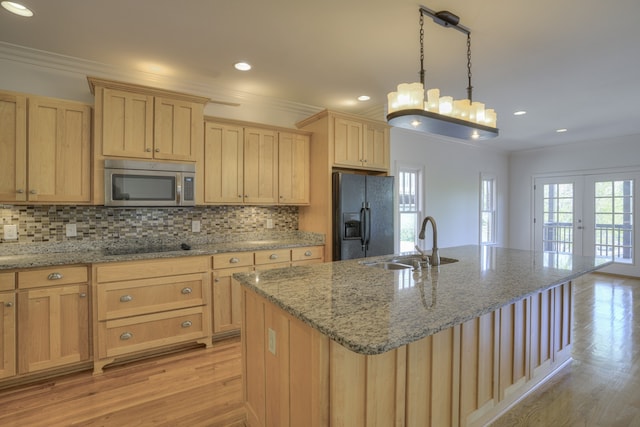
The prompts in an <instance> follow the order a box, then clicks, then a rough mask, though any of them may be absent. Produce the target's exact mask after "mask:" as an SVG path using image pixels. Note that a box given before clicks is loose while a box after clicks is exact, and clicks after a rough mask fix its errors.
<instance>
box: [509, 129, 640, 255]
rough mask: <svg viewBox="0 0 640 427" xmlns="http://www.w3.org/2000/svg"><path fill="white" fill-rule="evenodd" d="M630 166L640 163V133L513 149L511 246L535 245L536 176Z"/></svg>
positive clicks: (510, 166)
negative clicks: (552, 145)
mask: <svg viewBox="0 0 640 427" xmlns="http://www.w3.org/2000/svg"><path fill="white" fill-rule="evenodd" d="M629 167H640V135H632V136H625V137H620V138H616V139H613V140H606V141H605V140H597V141H589V142H581V143H578V144H570V145H562V146H559V147H551V148H543V149H537V150H529V151H520V152H515V153H512V154H511V155H510V158H509V180H510V189H509V213H510V221H509V241H508V242H509V245H508V246H509V247H511V248H517V249H531V244H532V243H531V241H532V240H531V238H532V236H531V224H532V221H533V219H532V218H533V217H532V211H533V199H532V192H533V178H534V177H536V176H540V175H553V174H559V175H566V174H570V173H575V174H576V175H579V174H582V173H585V172H592V171H598V170H607V171H609V170H613V169H616V168H629Z"/></svg>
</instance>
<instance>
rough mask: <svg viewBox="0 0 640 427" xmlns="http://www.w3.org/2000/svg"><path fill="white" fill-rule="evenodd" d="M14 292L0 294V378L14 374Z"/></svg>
mask: <svg viewBox="0 0 640 427" xmlns="http://www.w3.org/2000/svg"><path fill="white" fill-rule="evenodd" d="M15 295H16V294H15V292H0V332H1V333H2V336H1V337H0V338H1V339H0V378H6V377H11V376H13V375H15V374H16V303H15Z"/></svg>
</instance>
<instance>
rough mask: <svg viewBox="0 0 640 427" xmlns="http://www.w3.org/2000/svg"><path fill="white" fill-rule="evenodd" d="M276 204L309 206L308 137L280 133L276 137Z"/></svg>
mask: <svg viewBox="0 0 640 427" xmlns="http://www.w3.org/2000/svg"><path fill="white" fill-rule="evenodd" d="M278 157H279V159H280V160H279V162H278V174H279V178H278V202H279V203H280V204H285V205H305V204H309V173H310V172H309V166H310V165H309V137H308V136H307V135H299V134H294V133H286V132H281V133H280V134H279V135H278Z"/></svg>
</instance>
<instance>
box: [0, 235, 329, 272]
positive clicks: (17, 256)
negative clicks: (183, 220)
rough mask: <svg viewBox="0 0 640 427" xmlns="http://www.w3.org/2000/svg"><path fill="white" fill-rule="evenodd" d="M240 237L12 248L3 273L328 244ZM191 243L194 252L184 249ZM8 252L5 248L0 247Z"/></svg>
mask: <svg viewBox="0 0 640 427" xmlns="http://www.w3.org/2000/svg"><path fill="white" fill-rule="evenodd" d="M245 237H246V236H236V237H235V239H233V238H231V239H224V240H223V241H199V242H198V241H196V242H193V241H188V242H182V241H179V240H166V239H165V240H162V239H152V238H149V239H140V240H135V239H129V240H127V239H121V240H116V241H111V242H79V243H75V244H74V243H73V242H71V243H67V244H54V243H50V244H41V245H8V248H7V249H5V250H4V251H0V271H2V270H13V269H24V268H34V267H48V266H55V265H69V264H98V263H106V262H123V261H136V260H147V259H161V258H176V257H185V256H202V255H214V254H217V253H225V252H245V251H257V250H270V249H286V248H295V247H301V246H313V245H322V244H324V237H323V236H322V235H317V234H313V233H304V232H294V233H283V234H282V235H268V236H260V235H252V236H250V240H246V239H245ZM182 243H187V244H188V245H189V247H190V250H183V249H181V247H180V245H181V244H182ZM0 249H4V248H0Z"/></svg>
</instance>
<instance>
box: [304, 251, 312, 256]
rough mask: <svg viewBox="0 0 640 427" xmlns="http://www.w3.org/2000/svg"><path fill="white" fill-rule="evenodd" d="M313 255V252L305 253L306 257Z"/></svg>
mask: <svg viewBox="0 0 640 427" xmlns="http://www.w3.org/2000/svg"><path fill="white" fill-rule="evenodd" d="M311 255H312V253H311V251H306V252H305V253H304V256H311Z"/></svg>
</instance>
